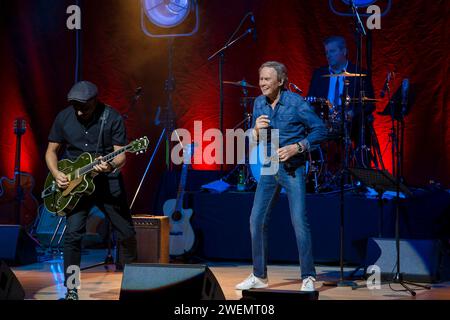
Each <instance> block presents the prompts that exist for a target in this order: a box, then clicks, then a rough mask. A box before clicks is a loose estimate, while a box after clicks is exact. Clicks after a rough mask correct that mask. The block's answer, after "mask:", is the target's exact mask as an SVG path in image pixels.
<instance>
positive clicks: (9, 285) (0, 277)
mask: <svg viewBox="0 0 450 320" xmlns="http://www.w3.org/2000/svg"><path fill="white" fill-rule="evenodd" d="M24 298H25V291H24V290H23V288H22V285H21V284H20V282H19V280H17V278H16V276H15V275H14V273H13V272H12V270H11V269H10V268H9V267H8V266H7V265H6V263H5V262H4V261H2V260H0V300H23V299H24Z"/></svg>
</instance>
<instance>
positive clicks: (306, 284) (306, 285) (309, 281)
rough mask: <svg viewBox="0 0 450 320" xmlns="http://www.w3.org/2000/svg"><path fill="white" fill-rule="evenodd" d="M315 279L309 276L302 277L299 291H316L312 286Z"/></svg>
mask: <svg viewBox="0 0 450 320" xmlns="http://www.w3.org/2000/svg"><path fill="white" fill-rule="evenodd" d="M315 281H316V279H315V278H314V277H311V276H310V277H308V278H305V279H303V282H302V288H301V289H300V291H316V288H315V287H314V282H315Z"/></svg>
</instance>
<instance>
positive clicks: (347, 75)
mask: <svg viewBox="0 0 450 320" xmlns="http://www.w3.org/2000/svg"><path fill="white" fill-rule="evenodd" d="M365 76H367V75H366V74H364V73H350V72H347V71H344V72H342V73H332V74H324V75H323V76H322V77H325V78H334V77H365Z"/></svg>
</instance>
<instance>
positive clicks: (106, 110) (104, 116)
mask: <svg viewBox="0 0 450 320" xmlns="http://www.w3.org/2000/svg"><path fill="white" fill-rule="evenodd" d="M108 115H109V109H108V106H107V105H105V110H103V113H102V116H101V118H100V119H101V121H102V123H101V124H100V132H99V133H98V141H97V148H95V157H97V156H98V148H99V147H100V141H101V140H102V136H103V128H104V127H105V122H106V119H107V118H108ZM103 148H105V146H104V145H103Z"/></svg>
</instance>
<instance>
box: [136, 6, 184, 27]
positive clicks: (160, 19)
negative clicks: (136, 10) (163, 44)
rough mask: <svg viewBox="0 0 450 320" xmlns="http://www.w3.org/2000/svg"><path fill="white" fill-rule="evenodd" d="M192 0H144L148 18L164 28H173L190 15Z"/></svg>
mask: <svg viewBox="0 0 450 320" xmlns="http://www.w3.org/2000/svg"><path fill="white" fill-rule="evenodd" d="M190 3H191V0H142V7H143V9H144V12H145V15H146V16H147V18H148V19H149V20H150V21H151V22H152V23H154V24H155V25H157V26H159V27H162V28H172V27H175V26H177V25H179V24H180V23H182V22H183V21H184V20H185V19H186V17H187V16H188V15H189V10H190V6H191V5H190Z"/></svg>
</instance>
